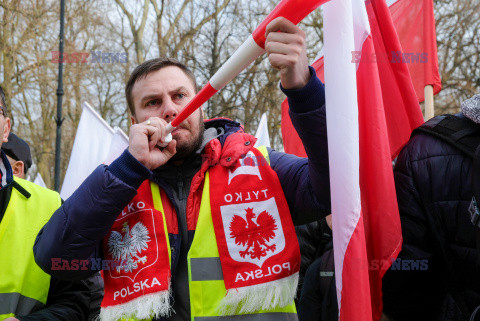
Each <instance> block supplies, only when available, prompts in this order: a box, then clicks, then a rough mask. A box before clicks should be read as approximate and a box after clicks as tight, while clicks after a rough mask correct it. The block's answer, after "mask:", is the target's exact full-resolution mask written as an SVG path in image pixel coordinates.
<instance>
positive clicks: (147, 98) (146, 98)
mask: <svg viewBox="0 0 480 321" xmlns="http://www.w3.org/2000/svg"><path fill="white" fill-rule="evenodd" d="M150 99H160V95H157V94H151V95H148V96H145V97H142V100H141V101H140V103H144V102H145V101H147V100H150Z"/></svg>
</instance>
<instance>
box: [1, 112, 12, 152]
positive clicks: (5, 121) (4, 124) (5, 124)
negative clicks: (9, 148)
mask: <svg viewBox="0 0 480 321" xmlns="http://www.w3.org/2000/svg"><path fill="white" fill-rule="evenodd" d="M9 133H10V118H8V117H6V116H5V112H4V109H3V105H1V103H0V134H1V135H2V136H1V139H0V147H2V144H3V143H6V142H7V141H8V134H9Z"/></svg>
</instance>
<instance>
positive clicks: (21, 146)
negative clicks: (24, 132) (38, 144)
mask: <svg viewBox="0 0 480 321" xmlns="http://www.w3.org/2000/svg"><path fill="white" fill-rule="evenodd" d="M2 150H3V151H4V152H5V154H6V155H7V159H8V161H9V162H10V166H11V167H12V171H13V175H14V176H16V177H19V178H23V179H25V176H26V175H27V171H28V169H29V168H30V166H32V155H31V154H30V146H28V144H27V142H25V141H24V140H23V139H21V138H20V137H18V136H17V135H15V134H14V133H12V132H10V134H9V135H8V141H7V142H6V143H4V144H3V145H2Z"/></svg>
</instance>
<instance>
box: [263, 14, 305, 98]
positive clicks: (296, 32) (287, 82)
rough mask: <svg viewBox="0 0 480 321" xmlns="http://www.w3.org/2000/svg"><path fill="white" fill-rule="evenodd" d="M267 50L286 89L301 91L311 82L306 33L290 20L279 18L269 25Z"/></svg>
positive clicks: (267, 29) (266, 35)
mask: <svg viewBox="0 0 480 321" xmlns="http://www.w3.org/2000/svg"><path fill="white" fill-rule="evenodd" d="M265 37H266V41H265V50H266V51H267V55H268V60H270V64H271V65H272V67H274V68H277V69H279V70H280V81H281V83H282V86H283V88H285V89H299V88H302V87H304V86H305V85H306V84H307V83H308V81H309V80H310V71H309V70H308V59H307V51H306V46H305V32H303V31H302V30H301V29H300V28H298V27H297V26H296V25H294V24H293V23H291V22H290V21H289V20H287V19H285V18H283V17H279V18H276V19H274V20H272V22H270V23H269V24H268V25H267V28H266V32H265Z"/></svg>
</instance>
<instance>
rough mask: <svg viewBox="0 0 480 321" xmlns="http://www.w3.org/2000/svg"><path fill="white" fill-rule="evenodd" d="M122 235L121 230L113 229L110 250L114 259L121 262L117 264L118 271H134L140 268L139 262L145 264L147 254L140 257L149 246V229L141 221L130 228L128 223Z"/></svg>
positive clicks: (109, 241)
mask: <svg viewBox="0 0 480 321" xmlns="http://www.w3.org/2000/svg"><path fill="white" fill-rule="evenodd" d="M122 232H125V234H124V235H123V236H122V234H121V233H120V232H117V231H112V234H110V238H109V239H108V252H109V253H110V254H111V255H112V257H113V259H114V260H116V261H118V262H120V265H119V266H117V267H116V268H117V272H120V271H121V270H124V271H125V272H132V271H133V270H135V269H137V268H138V264H139V262H140V263H142V264H145V263H146V262H147V256H146V255H145V256H142V257H139V254H140V253H141V252H142V251H143V250H146V249H147V248H148V244H147V242H150V236H149V235H148V229H147V228H146V227H145V225H143V224H142V223H141V222H138V223H137V224H135V225H134V226H133V228H132V229H131V230H130V227H129V226H128V223H127V222H125V223H124V224H123V229H122Z"/></svg>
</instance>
